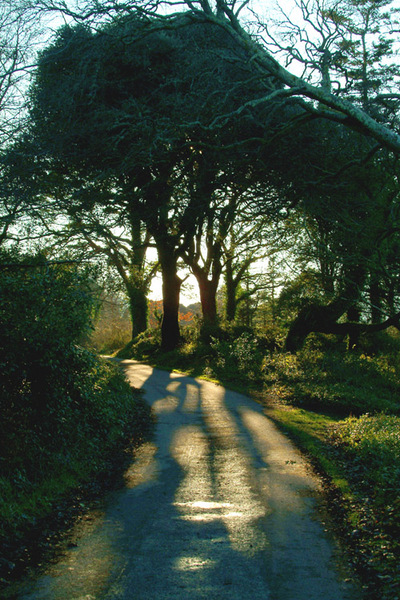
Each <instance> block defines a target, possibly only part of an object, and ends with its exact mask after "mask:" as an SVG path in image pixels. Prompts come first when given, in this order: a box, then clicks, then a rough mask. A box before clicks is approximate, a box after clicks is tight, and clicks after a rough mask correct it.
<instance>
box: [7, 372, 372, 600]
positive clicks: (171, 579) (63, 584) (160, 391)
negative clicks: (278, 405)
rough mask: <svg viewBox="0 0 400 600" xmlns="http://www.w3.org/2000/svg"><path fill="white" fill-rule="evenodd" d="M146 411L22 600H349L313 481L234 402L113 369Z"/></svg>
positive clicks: (272, 433) (196, 385) (191, 384)
mask: <svg viewBox="0 0 400 600" xmlns="http://www.w3.org/2000/svg"><path fill="white" fill-rule="evenodd" d="M121 366H122V367H123V368H124V369H125V370H126V372H127V375H128V377H129V379H130V381H131V382H132V384H133V385H134V386H135V387H137V388H142V389H143V390H144V392H145V398H146V400H147V401H148V402H149V403H150V404H151V405H152V407H153V409H154V411H155V413H156V414H157V419H158V424H157V428H156V434H155V436H154V439H153V440H152V441H151V442H148V443H145V444H144V445H143V446H141V448H140V449H139V450H138V451H137V453H136V457H135V460H134V461H133V462H132V465H131V466H130V468H129V469H128V470H127V472H126V474H125V482H126V485H125V487H124V489H121V490H118V491H116V492H113V493H112V494H110V495H109V497H108V498H107V501H106V502H105V505H104V508H103V509H97V510H94V511H92V512H91V513H89V514H88V515H87V516H86V518H85V519H83V520H81V521H80V522H79V523H78V525H77V526H76V529H75V531H74V532H73V536H72V541H71V543H70V544H69V547H68V549H66V551H65V553H64V554H63V555H62V556H60V557H59V558H58V561H57V562H56V563H54V564H51V565H48V567H47V569H46V571H45V573H44V574H42V575H41V576H40V577H39V578H38V579H36V580H29V581H25V582H24V583H23V584H21V587H20V589H19V592H18V594H17V595H13V598H18V599H23V600H360V599H361V597H362V595H361V593H360V592H359V590H358V588H357V585H356V584H355V583H354V581H353V579H352V577H351V574H350V576H349V572H348V571H347V570H346V568H345V566H346V564H345V557H343V556H342V554H341V552H340V549H339V547H338V546H337V544H336V542H335V540H334V537H333V535H332V534H331V532H330V531H329V528H328V526H327V524H326V522H325V520H324V516H323V511H322V510H321V503H320V498H321V489H320V482H319V480H318V478H317V477H316V476H315V475H314V474H313V472H312V470H311V469H310V467H309V465H308V464H307V461H306V460H305V459H304V458H303V456H302V455H301V454H300V452H299V451H298V450H297V449H296V448H295V447H294V446H293V445H292V443H291V442H290V441H289V440H288V439H287V438H286V437H285V436H284V435H282V433H280V432H279V431H278V430H277V428H276V427H275V426H274V424H273V423H272V422H271V421H270V420H269V419H268V418H267V417H266V416H265V415H264V414H263V409H262V407H261V406H260V405H258V404H257V403H256V402H254V401H252V400H250V399H249V398H247V397H246V396H243V395H241V394H238V393H235V392H231V391H228V390H226V389H225V388H224V387H222V386H218V385H215V384H213V383H210V382H207V381H201V380H195V379H192V378H189V377H186V376H183V375H180V374H176V373H168V372H165V371H161V370H157V369H153V368H151V367H149V366H146V365H143V364H140V363H136V362H134V361H122V363H121Z"/></svg>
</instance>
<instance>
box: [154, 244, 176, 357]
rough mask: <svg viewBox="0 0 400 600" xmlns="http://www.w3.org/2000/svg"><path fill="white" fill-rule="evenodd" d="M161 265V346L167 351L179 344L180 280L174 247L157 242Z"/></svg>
mask: <svg viewBox="0 0 400 600" xmlns="http://www.w3.org/2000/svg"><path fill="white" fill-rule="evenodd" d="M157 250H158V257H159V260H160V265H161V274H162V282H163V283H162V292H163V319H162V323H161V348H162V349H163V350H164V351H166V352H168V351H170V350H174V349H175V348H177V347H178V346H179V342H180V331H179V296H180V291H181V285H182V280H181V279H180V277H178V269H177V257H176V255H175V251H174V248H169V247H168V246H166V245H164V244H159V243H158V244H157Z"/></svg>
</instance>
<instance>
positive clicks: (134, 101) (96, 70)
mask: <svg viewBox="0 0 400 600" xmlns="http://www.w3.org/2000/svg"><path fill="white" fill-rule="evenodd" d="M212 34H214V35H212ZM210 39H212V40H213V44H210ZM189 40H190V44H189V43H188V42H189ZM236 51H237V50H236V48H235V46H234V45H232V43H231V42H230V38H229V36H227V35H226V34H223V33H221V32H220V30H219V28H213V27H212V25H210V24H207V25H206V26H204V25H202V24H197V23H193V22H192V21H191V20H190V19H189V20H187V18H186V16H185V15H180V16H176V17H174V20H173V21H171V30H164V21H163V20H161V21H159V20H157V19H153V20H151V19H147V18H143V17H141V16H140V15H138V14H133V15H131V16H130V17H126V18H124V19H122V20H117V21H116V22H114V23H112V24H110V25H107V26H105V27H104V28H102V29H100V30H99V31H98V32H97V33H96V34H93V33H91V32H90V30H89V29H87V28H85V27H82V26H80V27H76V28H65V29H63V30H62V31H61V32H60V33H59V36H58V38H57V40H56V41H55V43H54V44H53V45H52V46H51V47H50V48H48V49H47V50H46V51H44V52H43V54H42V56H41V60H40V64H39V70H38V75H37V78H36V82H35V85H34V87H33V91H32V100H33V110H32V119H33V122H34V127H33V134H34V136H35V137H36V139H38V140H40V144H41V145H42V148H43V152H44V153H45V154H46V153H47V155H48V156H49V160H51V162H52V170H53V171H55V172H58V173H61V174H63V173H66V176H65V177H64V182H67V183H68V185H70V186H71V183H72V184H73V177H75V175H74V173H76V174H78V180H79V177H81V178H82V177H84V178H85V180H86V181H95V182H99V181H100V182H103V181H105V180H107V181H110V184H109V187H108V189H109V190H110V189H111V186H112V189H113V190H116V193H115V194H113V197H114V198H115V197H116V196H118V197H119V198H120V199H122V201H123V203H124V204H125V207H126V210H129V212H130V214H131V215H132V219H137V220H138V221H142V222H143V223H145V225H146V229H147V231H148V233H149V234H150V235H151V236H152V238H153V239H154V242H155V245H156V248H157V251H158V256H159V263H160V267H161V273H162V276H163V296H164V318H163V325H162V332H163V346H164V347H165V348H167V347H168V348H170V347H174V346H175V345H176V344H177V343H178V340H179V328H178V310H179V290H180V285H181V280H180V278H179V277H178V274H177V271H178V266H177V265H178V260H179V258H180V256H181V255H182V253H183V252H184V251H185V249H186V248H187V247H188V244H189V243H190V238H191V234H192V232H193V231H194V229H193V219H190V218H189V215H191V214H193V211H194V210H196V211H199V213H201V212H202V211H204V208H205V207H206V206H207V203H208V202H209V198H205V197H203V198H202V199H201V204H199V198H198V197H194V196H193V195H190V194H187V195H185V197H184V201H183V202H182V193H181V192H180V191H179V190H180V189H181V187H182V174H183V175H184V174H185V169H186V165H189V166H190V165H192V164H193V149H192V148H193V144H197V146H198V147H199V145H203V146H204V147H212V145H216V146H217V147H220V146H222V147H223V146H224V144H226V142H227V141H229V142H232V135H236V136H239V139H240V136H243V135H244V134H245V131H246V125H249V124H250V123H252V120H251V119H250V118H246V119H244V120H243V122H242V123H241V124H240V126H239V127H238V124H237V122H236V119H234V118H233V119H232V121H231V122H230V123H229V127H228V125H227V123H226V119H225V116H224V119H223V120H222V122H221V123H219V124H218V126H216V132H215V131H214V130H213V129H212V130H211V133H209V131H208V123H209V120H210V118H211V119H213V120H215V121H216V122H217V123H218V113H222V114H223V115H225V114H226V112H227V111H230V112H232V110H231V109H232V107H235V106H237V105H238V103H240V102H241V94H240V90H242V91H243V92H244V91H246V93H247V94H251V95H252V96H253V97H254V96H255V95H256V94H258V95H260V94H261V93H264V92H265V84H264V83H263V85H262V86H261V87H260V86H259V85H258V84H257V85H254V84H253V80H254V77H253V74H252V71H251V68H250V67H249V66H247V65H246V66H240V67H239V68H238V67H237V65H236V63H235V62H232V59H233V58H234V56H235V54H236ZM238 51H239V53H240V54H243V51H242V50H241V49H239V50H238ZM216 56H217V57H218V58H219V59H220V60H219V62H216V61H215V57H216ZM194 72H196V73H197V76H196V78H195V79H194V78H193V74H194ZM269 85H270V86H273V85H274V84H273V82H272V81H271V82H270V83H269ZM216 111H217V114H216ZM228 133H229V135H228ZM246 135H247V133H246ZM71 172H72V173H73V176H71ZM178 200H179V203H178ZM106 201H107V202H108V201H109V200H106ZM177 219H178V221H179V224H178V222H177ZM131 222H132V221H131Z"/></svg>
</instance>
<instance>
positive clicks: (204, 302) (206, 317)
mask: <svg viewBox="0 0 400 600" xmlns="http://www.w3.org/2000/svg"><path fill="white" fill-rule="evenodd" d="M195 276H196V279H197V283H198V285H199V292H200V302H201V310H202V313H203V323H204V325H216V324H217V321H218V317H217V298H216V296H217V286H218V281H210V280H209V279H207V276H206V275H205V274H203V273H200V272H197V273H196V274H195Z"/></svg>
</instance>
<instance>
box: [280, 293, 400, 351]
mask: <svg viewBox="0 0 400 600" xmlns="http://www.w3.org/2000/svg"><path fill="white" fill-rule="evenodd" d="M340 307H341V308H340ZM345 312H346V309H343V305H342V304H341V303H340V302H339V301H338V302H335V303H332V305H329V306H318V305H315V304H313V305H309V306H307V307H305V308H303V309H302V310H301V311H300V313H299V315H298V317H297V318H296V319H295V320H294V321H293V323H292V325H291V327H290V329H289V333H288V335H287V338H286V342H285V349H286V350H287V351H288V352H296V351H297V350H300V349H301V347H302V346H303V344H304V342H305V340H306V338H307V336H308V335H309V334H310V333H311V332H316V333H332V334H335V335H343V336H344V335H348V336H349V338H350V339H355V338H356V337H358V336H359V335H360V334H361V333H373V332H376V331H383V330H384V329H387V328H388V327H390V326H391V325H393V326H394V327H397V329H400V313H397V314H395V315H393V316H392V317H390V318H389V319H386V321H384V322H382V323H373V324H367V323H337V322H336V321H337V320H338V319H339V317H341V316H342V315H343V314H344V313H345ZM339 313H340V314H339Z"/></svg>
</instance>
